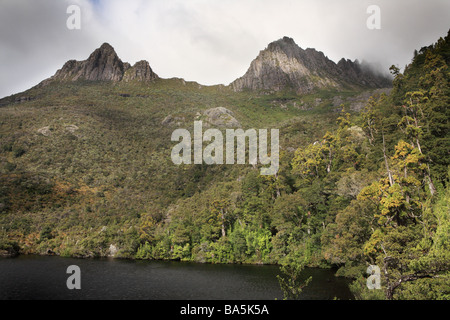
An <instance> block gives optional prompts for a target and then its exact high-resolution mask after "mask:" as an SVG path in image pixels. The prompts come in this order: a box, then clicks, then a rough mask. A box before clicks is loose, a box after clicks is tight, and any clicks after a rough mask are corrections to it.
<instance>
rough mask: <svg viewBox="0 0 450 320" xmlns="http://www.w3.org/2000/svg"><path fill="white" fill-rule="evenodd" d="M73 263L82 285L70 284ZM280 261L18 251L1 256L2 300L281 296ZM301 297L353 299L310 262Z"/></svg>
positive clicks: (339, 282)
mask: <svg viewBox="0 0 450 320" xmlns="http://www.w3.org/2000/svg"><path fill="white" fill-rule="evenodd" d="M70 265H77V266H78V267H79V268H80V270H81V289H80V290H69V289H68V288H67V285H66V281H67V279H68V278H69V277H70V276H71V274H68V273H66V271H67V268H68V267H69V266H70ZM279 273H280V271H279V267H277V266H267V265H263V266H259V265H217V264H216V265H214V264H197V263H187V262H175V261H174V262H167V261H134V260H118V259H73V258H62V257H48V256H19V257H16V258H3V259H0V299H1V300H10V299H13V300H69V299H77V300H99V299H100V300H275V299H278V300H281V299H283V293H282V291H281V289H280V286H279V283H278V280H277V278H276V275H277V274H279ZM304 276H305V278H306V277H309V276H312V281H311V283H310V284H309V286H308V287H307V288H305V289H304V291H303V293H302V296H301V299H304V300H328V299H334V298H338V299H341V300H349V299H352V298H353V297H352V294H351V292H350V290H349V288H348V281H347V280H345V279H342V278H337V277H335V276H334V270H332V269H316V268H308V269H305V270H304Z"/></svg>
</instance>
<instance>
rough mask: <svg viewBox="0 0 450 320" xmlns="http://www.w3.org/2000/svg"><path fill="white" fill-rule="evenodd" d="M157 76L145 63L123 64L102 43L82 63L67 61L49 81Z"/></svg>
mask: <svg viewBox="0 0 450 320" xmlns="http://www.w3.org/2000/svg"><path fill="white" fill-rule="evenodd" d="M157 77H158V76H157V75H156V74H155V73H154V72H153V70H152V69H151V68H150V65H149V63H148V62H147V61H144V60H142V61H139V62H137V63H136V64H135V65H134V66H133V67H131V66H130V64H129V63H126V62H125V63H124V62H123V61H122V60H121V59H120V58H119V56H118V55H117V53H116V51H115V50H114V48H113V47H112V46H111V45H110V44H109V43H103V44H102V45H101V46H100V47H99V48H98V49H96V50H94V52H92V53H91V54H90V55H89V57H88V58H87V59H86V60H84V61H76V60H69V61H67V62H66V63H65V64H64V66H63V67H62V68H61V69H60V70H58V71H57V72H56V74H55V75H54V76H53V77H52V78H50V79H49V80H60V81H61V80H62V81H69V80H71V81H76V80H89V81H116V82H117V81H122V80H126V81H130V80H137V81H151V80H154V79H156V78H157Z"/></svg>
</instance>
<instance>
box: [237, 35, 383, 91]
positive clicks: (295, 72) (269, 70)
mask: <svg viewBox="0 0 450 320" xmlns="http://www.w3.org/2000/svg"><path fill="white" fill-rule="evenodd" d="M348 86H351V87H370V88H382V87H389V86H390V80H389V79H386V78H385V77H382V76H379V75H375V74H374V73H373V72H371V70H370V68H363V67H362V66H361V65H360V64H359V62H358V61H355V62H352V61H350V60H345V59H343V60H341V61H340V62H339V63H338V64H336V63H334V62H333V61H331V60H330V59H328V58H327V57H326V56H325V54H324V53H323V52H320V51H317V50H315V49H311V48H307V49H302V48H301V47H299V46H298V45H297V44H296V43H295V41H294V40H293V39H292V38H289V37H283V38H282V39H279V40H277V41H274V42H272V43H270V44H269V45H268V46H267V48H266V49H264V50H262V51H261V52H260V53H259V55H258V57H256V59H255V60H253V61H252V63H251V64H250V68H249V69H248V71H247V72H246V74H245V75H244V76H242V77H241V78H239V79H237V80H235V81H234V82H232V83H231V87H232V88H233V89H234V90H235V91H242V90H245V89H250V90H270V91H280V90H283V89H287V88H289V89H294V90H295V91H297V93H308V92H311V91H313V90H315V89H321V88H334V89H340V88H344V87H348Z"/></svg>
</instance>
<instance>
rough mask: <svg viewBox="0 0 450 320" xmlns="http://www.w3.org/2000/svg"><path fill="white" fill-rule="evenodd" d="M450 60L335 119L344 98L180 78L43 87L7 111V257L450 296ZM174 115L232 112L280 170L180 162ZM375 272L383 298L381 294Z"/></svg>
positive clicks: (421, 61) (407, 73)
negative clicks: (197, 268)
mask: <svg viewBox="0 0 450 320" xmlns="http://www.w3.org/2000/svg"><path fill="white" fill-rule="evenodd" d="M449 63H450V34H449V35H447V36H446V37H445V38H441V39H439V40H438V41H437V42H436V43H435V44H433V45H430V46H429V47H424V48H422V49H420V51H416V52H415V53H414V58H413V60H412V62H411V64H409V65H408V66H406V68H405V69H404V71H403V72H400V69H399V68H398V67H395V66H393V67H391V72H392V74H393V76H394V80H393V88H392V90H391V91H390V93H389V94H380V95H374V96H372V97H371V98H370V99H369V100H368V101H367V102H366V104H365V107H364V108H363V109H362V110H361V111H355V110H350V109H349V108H348V105H345V103H344V104H342V105H341V106H340V107H339V108H337V109H336V108H332V106H331V104H330V103H327V102H325V101H328V100H327V98H330V99H331V98H332V97H333V93H332V92H319V93H315V94H314V95H310V96H306V97H298V96H296V95H295V94H293V93H289V92H281V93H276V94H275V93H273V94H269V95H267V94H265V95H257V94H255V93H252V92H241V93H235V92H230V91H227V90H226V88H222V87H220V86H218V87H210V88H209V87H203V88H199V86H198V85H197V84H193V83H184V81H179V80H177V79H173V80H164V81H165V82H163V80H161V81H160V82H159V83H157V84H156V85H154V86H153V87H152V88H151V89H149V88H147V87H143V86H136V87H130V86H129V85H122V86H121V85H117V86H114V87H110V86H107V85H103V84H96V85H87V84H86V83H83V82H80V83H79V84H66V85H64V86H63V85H58V84H54V85H49V86H47V87H45V88H33V89H31V90H30V91H29V92H28V93H27V94H28V95H29V96H33V97H37V98H35V100H30V101H28V102H27V104H26V107H23V105H17V104H12V105H11V101H9V100H4V101H2V102H3V104H4V106H2V107H1V110H2V119H1V120H0V123H1V131H0V138H1V140H0V141H1V150H0V156H1V158H0V160H1V172H0V174H1V179H2V183H1V187H0V188H1V189H0V225H1V226H2V228H1V231H0V250H3V251H6V252H20V253H25V254H26V253H38V254H57V255H61V256H75V257H101V256H108V255H114V256H115V257H122V258H133V259H171V260H182V261H195V262H202V263H257V264H279V265H281V266H283V271H284V272H285V275H286V276H287V277H291V280H292V278H295V276H296V273H298V272H300V271H301V270H302V268H304V267H306V266H315V267H324V268H329V267H336V268H338V271H337V275H338V276H344V277H348V278H351V279H353V282H352V285H351V289H352V292H353V293H354V295H355V297H356V298H357V299H449V298H450V289H449V288H450V273H449V264H450V238H449V234H450V217H449V214H450V210H449V199H450V190H449V186H448V179H449V173H450V172H449V150H450V135H449V123H448V120H449V119H450V108H449V104H450V101H449V99H450V86H449V79H450V70H449V67H448V66H449ZM124 93H125V94H124ZM340 94H341V95H342V94H345V93H340ZM347 94H348V96H352V95H353V93H347ZM119 95H120V96H119ZM130 97H131V98H130ZM149 97H150V98H151V102H150V103H151V109H148V107H147V106H148V104H149V102H148V101H147V102H146V100H145V99H147V98H149ZM319 98H320V99H321V100H320V101H323V104H321V105H319V106H317V107H316V108H312V109H311V108H310V109H308V108H306V109H305V110H299V109H298V108H295V107H294V105H295V106H296V105H297V102H298V105H300V104H301V103H305V101H306V102H308V99H309V100H311V101H317V99H319ZM11 99H12V98H11ZM100 99H101V101H102V102H99V101H100ZM281 104H282V105H283V106H287V107H285V108H279V107H277V106H279V105H281ZM167 105H171V106H172V109H171V110H170V112H171V114H172V115H176V116H177V117H179V118H180V119H181V120H180V121H184V120H185V119H190V118H194V117H195V114H196V112H197V111H198V110H197V109H196V107H197V106H201V107H202V108H204V109H207V108H209V107H211V106H218V105H226V106H229V107H230V109H232V110H233V111H234V113H235V114H236V117H237V118H238V119H239V120H240V121H241V123H244V124H245V125H246V126H248V127H264V126H265V127H276V128H280V135H281V139H280V144H281V148H280V169H279V171H278V173H277V174H276V175H274V176H262V175H260V174H259V173H260V171H259V168H258V167H257V166H253V167H252V166H248V165H247V166H246V165H239V166H227V165H219V166H207V165H180V166H174V165H173V163H171V161H170V148H171V146H172V145H171V144H170V140H169V139H168V138H167V137H170V132H171V131H172V130H173V128H171V127H168V126H162V125H161V121H160V120H161V119H163V118H165V117H166V116H167V108H166V107H165V106H167ZM233 108H234V109H233ZM257 108H259V109H257ZM149 111H150V112H149ZM165 112H166V113H165ZM74 123H76V125H74ZM192 124H193V122H191V121H186V126H191V125H192ZM30 128H33V129H30ZM39 128H41V129H42V128H44V129H43V130H41V133H42V134H37V133H36V130H35V129H39ZM30 132H33V133H30ZM164 137H166V138H167V139H164ZM369 265H376V266H378V267H379V268H380V270H381V286H382V290H369V289H368V288H367V286H366V279H367V273H366V270H367V268H368V266H369ZM281 282H282V283H284V284H285V285H286V282H287V280H286V279H285V281H284V282H283V281H281ZM293 283H294V284H295V282H291V285H289V284H287V288H291V289H292V284H293Z"/></svg>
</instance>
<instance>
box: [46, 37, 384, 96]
mask: <svg viewBox="0 0 450 320" xmlns="http://www.w3.org/2000/svg"><path fill="white" fill-rule="evenodd" d="M156 79H159V76H158V75H157V74H156V73H155V72H154V71H153V70H152V68H151V67H150V64H149V63H148V61H146V60H141V61H138V62H136V63H135V64H134V65H133V66H131V65H130V64H129V63H127V62H123V61H122V60H121V59H120V58H119V56H118V55H117V53H116V52H115V50H114V48H113V47H112V46H111V45H110V44H109V43H106V42H105V43H103V44H102V45H101V46H100V47H99V48H97V49H95V50H94V51H93V52H92V53H91V54H90V55H89V57H88V58H87V59H86V60H83V61H76V60H69V61H67V62H66V63H65V64H64V65H63V66H62V67H61V69H59V70H57V71H56V73H55V74H54V75H53V76H52V77H50V78H48V79H45V80H43V81H42V82H41V83H40V84H39V85H38V86H44V85H47V84H48V83H50V82H52V81H77V80H87V81H113V82H120V81H125V82H129V81H145V82H152V81H154V80H156ZM391 86H392V81H391V79H389V78H387V77H386V76H382V75H377V74H375V73H374V72H372V71H371V70H370V68H369V67H368V65H367V64H366V65H364V64H361V63H359V61H358V60H355V61H351V60H346V59H344V58H342V59H341V60H340V61H339V62H338V63H335V62H333V61H332V60H330V59H328V57H327V56H325V54H324V53H323V52H321V51H317V50H316V49H312V48H307V49H302V48H301V47H299V46H298V45H297V44H296V43H295V41H294V40H293V39H292V38H289V37H283V38H281V39H279V40H277V41H273V42H271V43H269V44H268V46H267V48H266V49H264V50H261V51H260V53H259V55H258V56H257V58H256V59H254V60H253V61H252V62H251V64H250V67H249V69H248V70H247V72H246V73H245V74H244V75H243V76H242V77H240V78H237V79H235V80H234V81H233V82H231V83H230V84H229V85H228V86H226V87H229V88H231V89H232V90H234V91H242V90H246V89H249V90H270V91H281V90H284V89H292V90H294V91H295V92H297V93H298V94H306V93H311V92H312V91H314V90H316V89H333V90H335V89H337V90H343V89H347V88H350V89H360V88H370V89H378V88H387V87H391Z"/></svg>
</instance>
